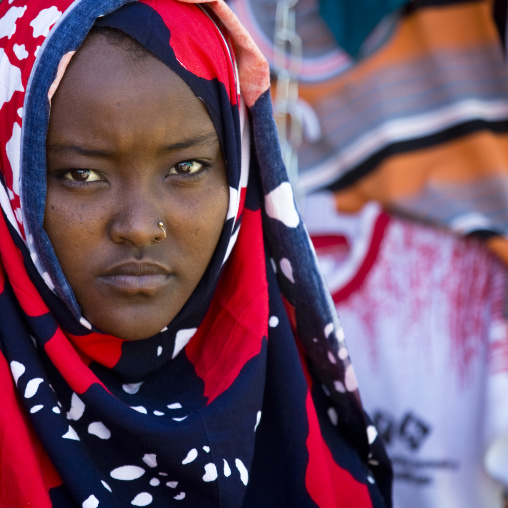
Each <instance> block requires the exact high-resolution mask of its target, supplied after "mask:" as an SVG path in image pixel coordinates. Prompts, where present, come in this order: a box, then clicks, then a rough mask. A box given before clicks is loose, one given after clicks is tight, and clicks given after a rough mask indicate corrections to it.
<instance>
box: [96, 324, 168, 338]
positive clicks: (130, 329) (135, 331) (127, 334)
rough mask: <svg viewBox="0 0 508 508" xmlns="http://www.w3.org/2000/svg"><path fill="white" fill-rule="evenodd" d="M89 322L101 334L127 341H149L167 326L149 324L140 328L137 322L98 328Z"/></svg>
mask: <svg viewBox="0 0 508 508" xmlns="http://www.w3.org/2000/svg"><path fill="white" fill-rule="evenodd" d="M90 322H91V323H93V324H94V326H95V327H96V328H98V329H99V330H101V331H102V332H103V333H106V334H108V335H113V336H114V337H118V338H119V339H123V340H129V341H136V340H145V339H149V338H151V337H153V336H154V335H157V334H158V333H159V332H160V331H161V330H162V329H163V328H165V327H166V325H167V323H166V324H161V325H160V326H153V324H152V323H150V325H151V326H140V322H139V321H137V322H136V323H132V324H127V323H125V322H123V323H122V324H119V325H118V326H115V324H114V323H111V321H110V322H109V323H108V324H107V325H106V326H100V325H99V324H95V323H94V322H93V321H90Z"/></svg>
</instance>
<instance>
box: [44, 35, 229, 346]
mask: <svg viewBox="0 0 508 508" xmlns="http://www.w3.org/2000/svg"><path fill="white" fill-rule="evenodd" d="M46 146H47V164H48V173H47V176H48V183H47V200H46V210H45V217H44V228H45V230H46V232H47V234H48V236H49V238H50V240H51V242H52V244H53V247H54V249H55V252H56V255H57V257H58V260H59V262H60V264H61V267H62V270H63V272H64V274H65V276H66V277H67V279H68V281H69V283H70V285H71V287H72V289H73V290H74V293H75V295H76V298H77V301H78V303H79V304H80V306H81V308H82V311H83V315H84V316H85V317H86V318H87V319H88V320H89V321H90V322H91V323H92V324H93V325H95V326H96V327H97V328H99V329H100V330H102V331H103V332H105V333H109V334H112V335H115V336H117V337H120V338H123V339H127V340H140V339H146V338H148V337H151V336H153V335H155V334H157V333H158V332H160V331H161V330H162V329H163V328H164V327H165V326H167V325H168V324H169V323H170V322H171V321H172V320H173V318H174V317H175V316H176V314H177V313H178V312H179V311H180V309H181V308H182V307H183V305H184V304H185V302H186V301H187V300H188V299H189V297H190V295H191V294H192V292H193V291H194V289H195V288H196V286H197V284H198V283H199V281H200V279H201V277H202V276H203V274H204V272H205V270H206V268H207V266H208V264H209V262H210V259H211V257H212V255H213V253H214V250H215V248H216V245H217V242H218V239H219V237H220V234H221V231H222V228H223V225H224V221H225V219H226V214H227V209H228V199H229V198H228V197H229V190H228V184H227V179H226V168H225V163H224V159H223V156H222V151H221V148H220V145H219V140H218V138H217V134H216V132H215V129H214V127H213V124H212V122H211V120H210V117H209V115H208V113H207V111H206V108H205V107H204V105H203V103H202V102H201V101H200V100H199V99H198V98H197V97H196V96H195V95H194V94H193V92H192V91H191V90H190V88H189V87H188V86H187V85H186V84H185V83H184V82H183V81H182V80H181V79H180V78H179V77H178V76H177V75H176V74H175V73H174V72H173V71H171V70H170V69H169V68H168V67H167V66H166V65H164V64H163V63H162V62H160V61H159V60H158V59H157V58H155V57H154V56H152V55H150V54H147V55H145V56H143V57H142V58H139V57H138V58H134V57H133V55H132V54H130V53H129V51H126V50H125V48H123V47H121V46H119V45H113V44H111V43H110V42H108V40H107V38H106V37H105V36H104V35H101V34H96V35H92V36H89V38H88V40H87V42H86V44H85V45H84V46H83V47H82V48H81V49H80V50H79V51H78V52H77V53H76V55H75V56H74V57H73V59H72V61H71V64H70V65H69V67H68V69H67V71H66V73H65V75H64V78H63V80H62V82H61V83H60V85H59V87H58V90H57V92H56V94H55V96H54V97H53V100H52V106H51V116H50V124H49V131H48V136H47V142H46ZM159 222H163V223H164V227H165V230H166V234H167V237H166V238H164V233H163V231H162V229H160V228H159V227H158V223H159ZM156 240H159V241H158V242H157V241H156Z"/></svg>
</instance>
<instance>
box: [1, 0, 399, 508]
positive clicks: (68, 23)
mask: <svg viewBox="0 0 508 508" xmlns="http://www.w3.org/2000/svg"><path fill="white" fill-rule="evenodd" d="M0 19H1V21H0V44H1V46H0V51H1V53H0V66H1V68H2V72H1V73H0V76H1V78H0V79H1V80H2V83H1V86H0V90H2V95H1V96H0V97H1V101H2V102H1V103H0V104H1V106H0V107H1V109H0V117H1V120H0V125H1V126H2V127H1V129H2V130H1V147H2V148H1V150H2V152H1V153H2V159H1V168H2V185H1V186H0V202H1V204H2V211H3V214H2V216H1V221H0V235H1V241H0V256H1V258H0V259H1V266H2V272H0V273H1V277H2V278H1V284H0V288H1V293H0V339H1V345H0V349H1V352H2V355H1V357H0V359H1V367H0V376H1V378H2V381H1V382H2V387H3V389H2V392H1V397H2V402H3V408H2V411H1V412H0V429H1V430H0V436H1V440H2V447H1V455H0V461H1V475H0V505H2V506H25V505H27V506H28V505H30V506H58V507H60V506H62V507H66V506H83V507H84V508H90V507H96V506H128V505H133V506H173V505H176V506H180V505H182V506H191V507H206V506H228V507H229V506H231V507H233V506H254V507H257V506H262V505H266V506H277V507H279V506H304V507H305V506H339V505H340V506H351V507H355V508H356V507H363V506H375V507H377V506H385V505H387V504H389V502H390V501H389V482H390V471H389V467H387V466H386V464H384V462H383V460H384V455H383V451H382V449H380V447H379V446H378V445H377V443H378V439H376V432H375V429H374V427H372V426H367V423H366V420H365V417H364V415H363V412H362V409H361V404H360V402H359V398H358V393H357V387H356V382H355V378H354V373H353V371H352V367H351V364H350V361H349V358H348V355H347V349H346V347H345V344H344V342H343V337H342V335H341V329H340V325H339V324H338V322H337V318H336V316H335V314H334V312H333V310H332V308H333V307H332V305H330V303H329V302H330V299H329V296H328V294H327V293H326V291H325V290H324V289H323V285H322V282H321V278H320V275H319V273H318V271H317V269H316V267H315V264H314V257H313V251H312V249H311V248H310V246H309V243H308V239H307V236H306V233H305V229H304V226H303V224H302V223H301V221H300V219H299V215H298V212H297V211H296V209H295V207H294V204H293V198H292V193H291V189H290V186H289V184H288V183H287V181H286V175H285V171H284V168H283V166H282V163H281V162H280V155H279V152H278V149H277V145H276V142H275V139H276V136H275V131H274V127H273V123H272V120H271V110H270V97H269V92H268V71H267V68H266V64H265V62H264V60H263V59H262V57H261V56H260V54H259V52H258V51H257V49H256V48H255V47H254V45H253V43H252V42H251V40H250V38H249V37H248V35H247V34H246V33H245V31H244V30H243V29H242V27H241V26H240V25H239V24H238V22H237V21H236V18H234V17H233V15H232V14H231V12H230V11H229V9H228V8H227V7H226V6H225V4H224V3H223V2H222V1H211V2H209V3H207V4H206V5H204V6H198V5H192V2H179V1H177V0H164V1H160V0H159V1H158V0H150V1H143V2H136V3H128V2H126V0H103V1H101V2H97V0H81V1H78V2H73V3H72V2H71V1H70V0H61V1H58V0H57V1H51V2H49V1H47V0H31V1H30V2H27V4H26V5H25V4H24V3H23V2H21V1H20V2H17V1H16V0H14V1H13V2H9V3H7V2H3V3H2V5H1V6H0ZM237 69H238V72H237ZM239 91H241V94H239ZM50 111H51V114H50ZM377 454H379V456H377Z"/></svg>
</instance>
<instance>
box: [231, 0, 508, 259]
mask: <svg viewBox="0 0 508 508" xmlns="http://www.w3.org/2000/svg"><path fill="white" fill-rule="evenodd" d="M275 4H276V2H275V0H264V1H262V2H260V3H258V2H252V1H251V0H233V1H232V7H233V9H234V10H235V11H236V12H237V13H238V14H239V17H240V19H241V20H242V22H244V23H245V24H246V27H247V29H248V30H249V31H250V32H251V33H252V34H253V36H254V39H255V40H256V42H259V45H260V48H261V50H262V51H263V52H264V53H265V55H266V56H267V58H268V59H269V60H271V58H272V53H271V52H270V50H269V49H268V48H269V46H270V45H273V43H272V42H271V41H272V40H273V31H270V29H271V27H270V20H272V26H273V18H272V17H271V16H273V13H272V12H271V11H270V8H273V6H274V5H275ZM296 9H297V30H298V33H299V34H300V36H301V37H302V45H303V54H304V59H303V63H302V72H301V75H300V80H301V81H300V89H299V93H300V98H301V101H300V112H301V116H302V118H303V121H304V132H305V139H304V142H303V144H302V147H301V149H300V151H299V166H300V170H301V184H302V186H303V187H304V188H305V190H306V192H307V193H311V192H314V191H317V190H323V189H329V190H332V191H334V192H335V193H336V199H337V207H338V209H339V210H341V211H347V212H353V211H358V210H360V209H361V208H362V206H363V205H364V204H365V203H367V202H368V201H371V200H376V201H378V202H380V203H381V204H382V205H383V206H384V207H385V208H387V209H390V210H392V211H396V212H397V213H401V214H403V215H407V216H410V217H413V218H416V219H418V220H420V221H424V222H430V223H433V224H439V225H442V226H443V225H444V226H446V227H448V228H450V229H451V230H453V231H454V232H457V233H459V234H466V235H467V234H469V233H472V232H475V233H478V234H482V235H483V237H484V238H485V239H486V240H487V241H488V244H489V246H490V247H491V248H492V249H493V250H494V251H495V252H496V253H497V254H498V255H500V256H501V258H502V259H503V260H504V261H505V262H508V243H507V242H506V235H507V234H508V205H507V197H506V196H507V188H508V149H507V146H508V145H507V143H508V138H507V132H508V73H507V70H506V62H505V56H504V54H503V45H504V42H505V41H504V40H501V39H500V36H499V33H498V29H497V28H496V22H495V18H494V15H493V12H492V2H490V1H487V0H485V1H456V0H445V1H436V0H424V1H419V2H412V3H411V4H410V5H409V6H408V8H406V9H403V10H402V11H400V12H399V13H398V14H397V16H396V17H394V16H388V17H387V18H386V19H385V20H384V21H383V23H381V24H380V25H379V27H378V28H377V29H376V30H375V31H374V32H375V33H373V34H372V35H371V36H370V37H369V39H368V40H367V41H366V43H365V44H366V45H368V46H369V47H370V51H368V52H367V54H365V53H364V54H362V55H360V58H359V59H358V60H357V61H356V62H353V61H352V60H351V59H348V56H347V54H346V53H345V52H344V51H343V50H341V48H339V47H337V45H336V44H335V46H334V45H333V37H331V34H330V33H327V27H326V23H325V22H324V20H323V19H320V18H319V2H318V0H300V1H299V2H298V3H297V4H296ZM306 23H307V27H306ZM332 60H334V61H335V65H329V63H331V62H332ZM340 62H341V63H342V64H340Z"/></svg>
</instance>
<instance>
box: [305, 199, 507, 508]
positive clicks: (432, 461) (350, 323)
mask: <svg viewBox="0 0 508 508" xmlns="http://www.w3.org/2000/svg"><path fill="white" fill-rule="evenodd" d="M306 209H307V223H308V228H309V231H310V233H311V235H312V236H313V238H314V240H315V245H316V251H317V253H318V257H319V259H320V262H321V265H322V269H323V272H324V276H325V279H326V280H327V282H328V285H329V287H330V290H331V292H332V295H333V297H334V300H335V303H336V305H337V309H338V312H339V316H340V318H341V321H342V325H343V328H344V331H345V334H346V341H347V345H348V348H349V351H350V354H351V357H352V361H353V365H354V367H355V371H356V374H357V377H358V382H359V386H360V394H361V397H362V400H363V403H364V405H365V407H366V409H367V411H368V412H369V413H370V415H371V417H372V418H373V419H374V422H375V423H376V424H377V427H378V430H379V432H380V433H381V434H382V435H383V436H384V438H385V440H386V445H387V451H388V454H389V456H390V458H391V460H392V463H393V469H394V508H501V507H502V506H504V504H503V500H502V499H503V491H504V490H505V488H506V486H508V321H507V318H506V309H505V304H506V284H507V281H508V278H507V270H506V267H505V266H504V265H502V264H501V262H500V261H498V260H497V258H495V257H494V256H493V255H492V254H491V253H490V252H488V251H487V249H486V248H485V247H484V245H483V244H482V243H481V242H479V241H476V240H471V239H469V240H468V239H463V238H458V237H456V236H453V235H452V234H450V233H448V232H445V231H441V230H439V229H436V228H433V227H429V226H424V225H421V224H418V223H416V222H412V221H408V220H402V219H399V218H395V217H392V216H388V215H386V214H384V213H382V212H381V211H380V209H379V207H378V206H377V205H376V204H369V205H368V206H366V207H365V208H364V210H363V211H362V212H361V213H360V214H358V215H357V216H339V215H338V214H337V213H336V212H335V211H334V210H333V206H332V205H331V204H330V202H329V201H328V202H327V198H326V196H325V197H320V198H319V199H318V200H316V201H314V200H313V198H311V199H310V202H309V201H308V202H307V206H306Z"/></svg>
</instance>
